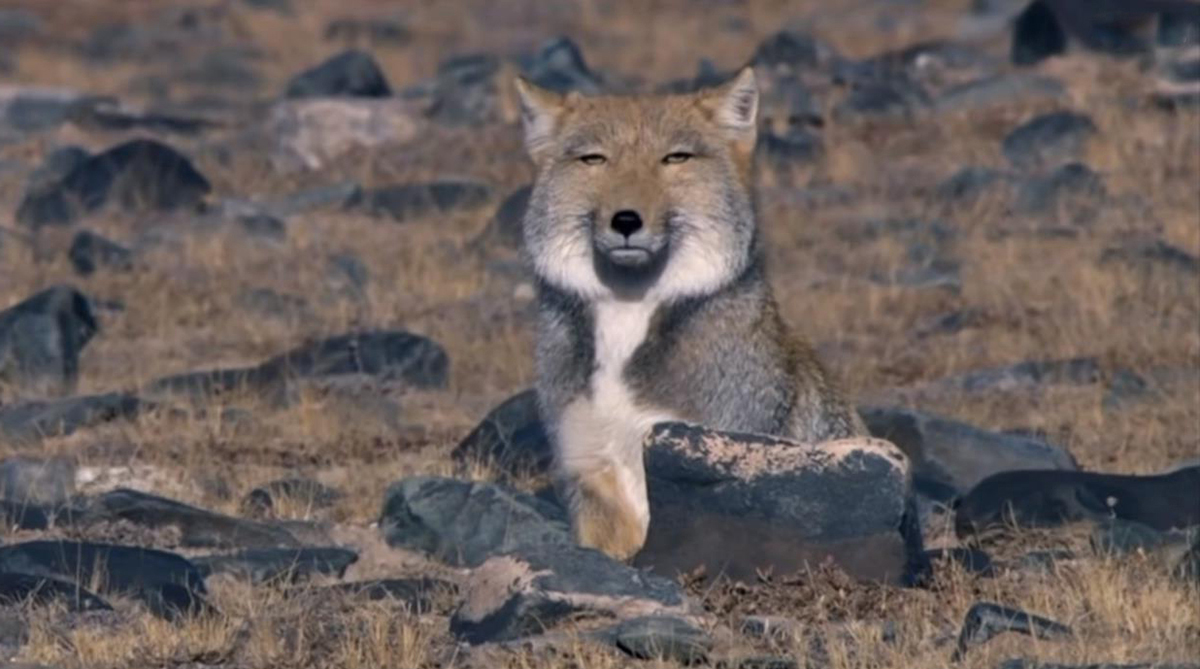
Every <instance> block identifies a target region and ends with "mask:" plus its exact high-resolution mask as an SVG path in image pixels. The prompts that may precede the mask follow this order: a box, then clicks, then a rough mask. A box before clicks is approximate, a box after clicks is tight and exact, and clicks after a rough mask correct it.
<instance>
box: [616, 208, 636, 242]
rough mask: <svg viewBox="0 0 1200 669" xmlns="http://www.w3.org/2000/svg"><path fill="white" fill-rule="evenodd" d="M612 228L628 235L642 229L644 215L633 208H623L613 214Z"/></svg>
mask: <svg viewBox="0 0 1200 669" xmlns="http://www.w3.org/2000/svg"><path fill="white" fill-rule="evenodd" d="M612 228H613V230H616V231H617V232H619V233H621V234H623V235H625V236H626V237H628V236H629V235H632V234H633V233H635V232H637V231H638V230H641V229H642V217H641V216H639V215H638V213H637V212H636V211H633V210H632V209H623V210H621V211H618V212H617V213H615V214H613V219H612Z"/></svg>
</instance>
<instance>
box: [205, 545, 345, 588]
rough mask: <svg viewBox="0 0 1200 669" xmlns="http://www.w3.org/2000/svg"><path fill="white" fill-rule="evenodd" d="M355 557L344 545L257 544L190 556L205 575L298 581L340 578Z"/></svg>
mask: <svg viewBox="0 0 1200 669" xmlns="http://www.w3.org/2000/svg"><path fill="white" fill-rule="evenodd" d="M357 561H358V554H357V553H355V552H354V551H352V550H347V549H345V548H259V549H252V550H247V551H241V552H239V553H234V554H232V555H208V556H202V557H194V558H192V563H193V564H195V565H196V568H197V569H198V570H199V571H200V573H201V574H203V575H204V577H205V578H208V577H209V576H212V575H214V574H229V575H232V576H236V577H239V578H244V579H246V580H248V581H250V582H251V583H253V584H256V585H260V584H263V583H278V582H281V581H287V582H289V583H300V582H304V581H307V580H309V579H311V578H312V577H313V576H334V577H337V578H341V577H342V576H344V575H345V573H346V569H347V568H349V567H350V565H352V564H354V563H355V562H357Z"/></svg>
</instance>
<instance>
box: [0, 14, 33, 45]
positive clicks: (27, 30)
mask: <svg viewBox="0 0 1200 669" xmlns="http://www.w3.org/2000/svg"><path fill="white" fill-rule="evenodd" d="M42 28H43V25H42V20H41V19H40V18H38V16H37V15H36V14H34V13H32V12H29V11H27V10H24V9H0V42H3V43H5V44H15V43H17V42H20V41H22V40H24V39H26V38H28V37H33V36H36V35H38V34H40V33H41V32H42Z"/></svg>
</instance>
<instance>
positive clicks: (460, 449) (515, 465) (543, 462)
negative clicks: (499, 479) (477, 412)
mask: <svg viewBox="0 0 1200 669" xmlns="http://www.w3.org/2000/svg"><path fill="white" fill-rule="evenodd" d="M451 455H452V457H453V458H454V460H455V462H458V463H460V464H468V463H472V462H483V463H487V464H490V465H491V466H494V467H496V468H497V469H499V470H500V471H501V472H504V473H507V474H511V475H517V476H520V475H523V474H529V473H540V472H546V471H548V470H549V468H550V462H551V459H552V458H553V453H552V452H551V449H550V440H549V437H547V436H546V429H545V426H544V425H543V424H542V420H541V416H540V414H539V413H538V405H537V393H535V392H534V391H532V390H526V391H524V392H522V393H518V394H516V395H513V396H512V397H510V398H508V399H507V400H505V401H504V402H503V403H501V404H500V406H498V407H496V408H495V409H492V411H491V412H490V413H488V415H487V416H485V417H484V419H483V421H482V422H480V423H479V425H478V426H476V427H475V429H474V430H471V433H470V434H468V435H467V436H466V438H464V439H463V440H462V441H461V442H459V444H458V446H457V447H456V448H455V449H454V452H453V453H452V454H451Z"/></svg>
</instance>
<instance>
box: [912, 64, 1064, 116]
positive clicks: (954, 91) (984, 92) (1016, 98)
mask: <svg viewBox="0 0 1200 669" xmlns="http://www.w3.org/2000/svg"><path fill="white" fill-rule="evenodd" d="M1066 97H1067V87H1066V86H1065V85H1063V83H1062V82H1061V81H1059V80H1058V79H1054V78H1053V77H1047V76H1043V75H1037V74H1031V73H1028V72H1005V73H1001V74H993V75H988V76H985V77H981V78H979V79H975V80H972V81H967V82H964V83H961V84H955V85H952V86H948V87H946V88H945V89H943V90H942V91H941V92H940V93H939V94H938V96H937V98H936V99H935V101H934V108H935V109H936V110H937V111H939V112H969V111H973V110H977V109H983V108H987V107H992V106H995V105H1001V104H1017V103H1031V102H1038V101H1044V100H1061V99H1065V98H1066Z"/></svg>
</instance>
